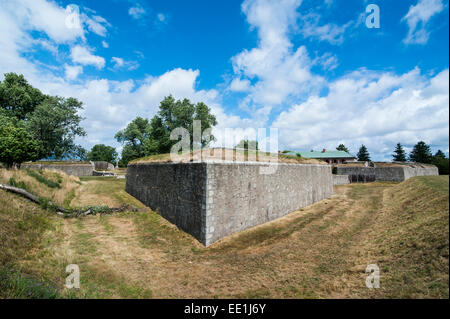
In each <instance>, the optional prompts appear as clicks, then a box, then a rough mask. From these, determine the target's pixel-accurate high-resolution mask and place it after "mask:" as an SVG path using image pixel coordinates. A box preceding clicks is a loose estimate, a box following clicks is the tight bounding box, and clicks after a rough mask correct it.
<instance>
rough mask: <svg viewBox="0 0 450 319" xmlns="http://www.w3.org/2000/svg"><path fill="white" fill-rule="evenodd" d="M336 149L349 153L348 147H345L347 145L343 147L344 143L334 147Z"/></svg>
mask: <svg viewBox="0 0 450 319" xmlns="http://www.w3.org/2000/svg"><path fill="white" fill-rule="evenodd" d="M336 149H337V150H338V151H343V152H347V153H350V151H349V150H348V148H347V147H345V145H344V144H339V146H338V147H336Z"/></svg>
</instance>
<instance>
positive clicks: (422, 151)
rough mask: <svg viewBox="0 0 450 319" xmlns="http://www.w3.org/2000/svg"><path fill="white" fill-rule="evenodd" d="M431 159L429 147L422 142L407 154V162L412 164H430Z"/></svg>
mask: <svg viewBox="0 0 450 319" xmlns="http://www.w3.org/2000/svg"><path fill="white" fill-rule="evenodd" d="M432 159H433V155H432V154H431V150H430V146H429V145H427V144H426V143H425V142H424V141H420V142H418V143H417V144H416V145H414V148H413V150H412V151H411V153H410V154H409V160H410V161H412V162H417V163H424V164H430V163H431V160H432Z"/></svg>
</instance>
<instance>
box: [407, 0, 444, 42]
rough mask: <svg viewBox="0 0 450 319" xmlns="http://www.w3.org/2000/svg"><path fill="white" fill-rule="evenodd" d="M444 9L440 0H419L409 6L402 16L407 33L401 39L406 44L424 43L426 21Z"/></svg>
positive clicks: (426, 34) (427, 34) (427, 35)
mask: <svg viewBox="0 0 450 319" xmlns="http://www.w3.org/2000/svg"><path fill="white" fill-rule="evenodd" d="M442 10H444V5H443V3H442V0H419V1H418V2H417V4H416V5H415V6H411V7H410V8H409V11H408V13H407V14H406V15H405V16H404V17H403V18H402V21H406V23H407V24H408V28H409V30H408V35H407V36H406V38H405V39H404V40H403V42H404V43H406V44H426V43H427V42H428V37H429V34H430V33H429V32H428V31H427V29H426V26H427V23H428V21H429V20H430V19H431V18H432V17H433V16H434V15H435V14H437V13H439V12H441V11H442Z"/></svg>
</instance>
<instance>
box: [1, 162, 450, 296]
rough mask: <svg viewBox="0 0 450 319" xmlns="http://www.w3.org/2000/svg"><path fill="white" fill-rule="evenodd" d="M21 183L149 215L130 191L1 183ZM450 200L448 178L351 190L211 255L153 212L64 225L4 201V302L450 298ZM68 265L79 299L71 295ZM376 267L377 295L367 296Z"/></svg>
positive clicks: (71, 199) (83, 183) (74, 183)
mask: <svg viewBox="0 0 450 319" xmlns="http://www.w3.org/2000/svg"><path fill="white" fill-rule="evenodd" d="M11 174H12V175H11ZM45 174H50V173H48V172H44V175H45ZM12 176H13V177H14V178H15V180H16V181H18V182H20V181H24V182H25V183H27V185H28V186H29V187H30V189H32V190H34V191H35V192H36V193H38V195H41V196H44V195H45V196H47V197H52V196H53V198H54V199H55V201H58V202H59V203H61V204H66V205H69V206H71V207H76V206H83V205H91V204H95V205H101V204H107V205H110V206H116V205H117V206H119V205H121V204H124V203H128V204H132V205H135V206H138V207H143V205H142V204H141V203H139V202H138V201H137V200H135V199H134V198H132V197H131V196H129V195H128V194H127V193H126V192H125V191H124V184H125V180H123V179H115V178H99V177H89V178H82V179H77V178H72V177H68V176H66V175H64V174H62V175H61V177H62V181H61V183H60V184H61V189H59V188H50V187H48V186H47V185H46V184H44V183H40V182H39V181H37V180H36V179H35V178H33V177H31V176H29V175H27V174H26V173H23V172H12V173H11V172H6V171H5V170H0V183H7V182H8V181H9V179H10V178H11V177H12ZM46 176H47V175H46ZM48 178H52V176H51V175H48ZM54 178H55V181H57V177H56V176H54ZM36 183H38V184H36ZM66 188H67V189H66ZM64 190H66V192H65V193H60V192H62V191H64ZM52 194H53V195H52ZM448 196H449V181H448V176H430V177H416V178H413V179H410V180H408V181H406V182H403V183H382V182H376V183H370V184H351V185H342V186H338V187H336V188H335V194H334V195H333V197H332V198H330V199H328V200H323V201H321V202H319V203H316V204H314V205H312V206H309V207H307V208H304V209H302V210H300V211H297V212H294V213H292V214H289V215H287V216H285V217H284V218H281V219H279V220H276V221H273V222H270V223H267V224H265V225H261V226H258V227H255V228H252V229H249V230H247V231H244V232H241V233H239V234H235V235H232V236H229V237H227V238H225V239H223V240H221V241H219V242H217V243H215V244H213V245H211V246H210V247H208V248H205V247H204V246H202V245H201V244H200V243H199V242H198V241H196V240H195V239H194V238H193V237H192V236H190V235H188V234H186V233H184V232H182V231H180V230H178V229H177V227H175V226H174V225H172V224H170V223H168V222H167V221H166V220H164V219H163V218H162V217H160V216H159V215H158V214H156V213H155V212H152V211H150V210H149V209H147V210H142V211H140V212H133V213H131V212H125V213H118V214H115V215H106V216H88V217H83V218H79V219H62V218H59V217H57V216H55V215H54V214H51V213H49V212H47V211H43V210H42V209H41V208H40V207H39V206H37V205H35V204H32V203H30V202H28V201H26V200H24V199H22V198H21V197H19V196H16V195H13V194H10V193H6V192H5V191H0V245H1V249H0V279H1V280H0V297H3V298H15V297H22V298H42V297H49V298H80V297H81V298H226V297H231V298H234V297H242V298H448V297H449V292H448V291H449V277H448V276H449V265H448V259H449V255H448V253H449V247H448V246H449V241H448V236H449V207H448V199H449V198H448ZM68 264H77V265H79V267H80V271H81V288H80V289H78V290H76V289H72V290H69V289H66V288H64V283H65V277H66V276H67V274H66V273H65V267H66V266H67V265H68ZM368 264H377V265H378V266H379V268H380V274H381V281H380V285H381V287H380V288H379V289H368V288H366V286H365V279H366V276H367V274H366V273H365V269H366V266H367V265H368Z"/></svg>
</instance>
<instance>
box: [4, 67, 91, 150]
mask: <svg viewBox="0 0 450 319" xmlns="http://www.w3.org/2000/svg"><path fill="white" fill-rule="evenodd" d="M81 108H82V103H81V102H79V101H77V100H76V99H74V98H68V99H65V98H62V97H58V96H49V95H45V94H42V93H41V92H40V91H39V90H38V89H36V88H34V87H32V86H31V85H30V84H29V83H28V82H27V81H26V80H25V78H24V77H23V75H17V74H15V73H6V74H5V79H4V80H3V82H0V111H1V114H3V115H5V114H6V115H7V116H8V117H10V118H15V119H16V120H17V121H20V123H21V125H23V127H24V128H25V129H26V130H27V131H28V132H29V133H30V134H31V135H32V136H33V137H34V139H35V140H36V141H37V142H38V144H39V153H38V158H47V157H55V158H62V157H65V156H71V155H73V154H75V153H76V152H77V150H78V149H77V148H78V147H79V146H77V145H75V144H74V138H75V137H76V136H84V135H85V134H86V133H85V131H84V130H83V129H82V128H81V126H80V122H81V120H82V118H81V117H80V116H79V115H78V114H77V113H78V111H79V110H80V109H81ZM18 123H19V122H18Z"/></svg>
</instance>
